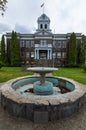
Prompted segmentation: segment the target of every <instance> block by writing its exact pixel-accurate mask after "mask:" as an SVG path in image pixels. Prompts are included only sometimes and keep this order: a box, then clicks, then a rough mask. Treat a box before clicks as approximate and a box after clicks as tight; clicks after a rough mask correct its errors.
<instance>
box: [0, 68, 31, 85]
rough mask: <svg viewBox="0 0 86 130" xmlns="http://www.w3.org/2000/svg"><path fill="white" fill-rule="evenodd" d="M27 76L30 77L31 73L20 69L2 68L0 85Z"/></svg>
mask: <svg viewBox="0 0 86 130" xmlns="http://www.w3.org/2000/svg"><path fill="white" fill-rule="evenodd" d="M27 75H32V73H31V72H26V71H24V70H23V69H22V68H21V67H2V68H1V69H0V83H2V82H6V81H8V80H10V79H13V78H16V77H21V76H27Z"/></svg>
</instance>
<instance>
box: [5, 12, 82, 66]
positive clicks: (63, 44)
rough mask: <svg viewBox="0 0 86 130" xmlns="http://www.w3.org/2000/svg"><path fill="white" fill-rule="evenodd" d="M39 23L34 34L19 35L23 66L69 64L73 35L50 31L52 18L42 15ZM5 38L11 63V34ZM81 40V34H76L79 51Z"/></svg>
mask: <svg viewBox="0 0 86 130" xmlns="http://www.w3.org/2000/svg"><path fill="white" fill-rule="evenodd" d="M37 23H38V28H37V30H36V32H35V33H34V34H21V33H18V34H17V36H18V42H19V51H20V58H21V65H27V66H64V65H65V64H66V63H67V55H68V54H67V52H68V41H69V39H70V36H71V33H67V34H53V33H52V31H51V29H50V18H49V17H48V16H47V15H46V14H42V15H41V16H40V17H39V18H38V20H37ZM5 36H6V42H7V55H8V60H9V62H10V39H11V33H6V35H5ZM81 38H82V36H81V33H76V39H77V49H78V47H79V46H80V43H81ZM77 59H78V57H77Z"/></svg>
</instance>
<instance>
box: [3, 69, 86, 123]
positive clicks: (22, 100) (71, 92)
mask: <svg viewBox="0 0 86 130" xmlns="http://www.w3.org/2000/svg"><path fill="white" fill-rule="evenodd" d="M56 70H57V69H56V68H48V67H32V68H27V71H32V72H34V73H38V74H39V75H40V76H38V75H36V76H35V75H33V76H28V77H20V78H16V79H12V80H10V81H8V82H6V83H5V84H4V85H3V86H2V89H1V91H2V92H1V105H2V107H3V108H4V109H5V110H7V111H8V112H9V113H10V114H11V115H13V116H16V117H23V118H26V119H29V120H31V121H33V122H34V123H47V122H48V121H53V120H57V119H61V118H64V117H69V116H70V115H72V114H73V113H74V112H77V111H78V110H79V108H80V107H81V106H82V105H83V104H84V102H85V101H86V90H85V89H84V88H83V87H81V86H80V85H79V84H78V83H76V82H75V81H73V80H71V79H67V78H62V77H57V76H46V77H45V75H46V74H47V73H51V72H53V71H56Z"/></svg>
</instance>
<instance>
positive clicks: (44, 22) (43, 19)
mask: <svg viewBox="0 0 86 130" xmlns="http://www.w3.org/2000/svg"><path fill="white" fill-rule="evenodd" d="M37 22H38V29H37V31H41V30H46V31H48V32H51V30H50V18H49V17H48V16H47V15H46V14H42V15H41V16H40V17H39V18H38V20H37Z"/></svg>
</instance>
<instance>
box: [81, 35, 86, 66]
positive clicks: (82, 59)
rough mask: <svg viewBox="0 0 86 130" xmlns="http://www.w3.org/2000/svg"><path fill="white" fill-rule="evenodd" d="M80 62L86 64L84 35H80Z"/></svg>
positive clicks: (85, 40) (85, 37)
mask: <svg viewBox="0 0 86 130" xmlns="http://www.w3.org/2000/svg"><path fill="white" fill-rule="evenodd" d="M80 64H86V36H84V35H83V36H82V43H81V52H80Z"/></svg>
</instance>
